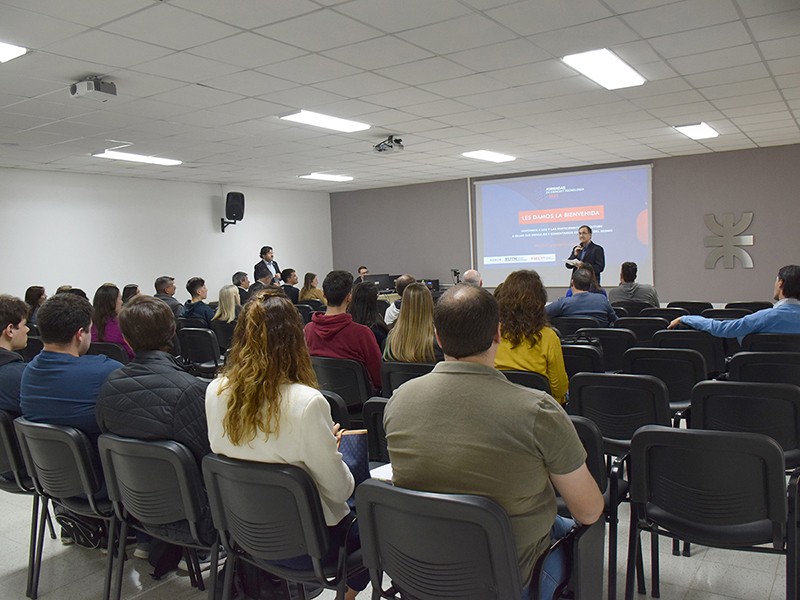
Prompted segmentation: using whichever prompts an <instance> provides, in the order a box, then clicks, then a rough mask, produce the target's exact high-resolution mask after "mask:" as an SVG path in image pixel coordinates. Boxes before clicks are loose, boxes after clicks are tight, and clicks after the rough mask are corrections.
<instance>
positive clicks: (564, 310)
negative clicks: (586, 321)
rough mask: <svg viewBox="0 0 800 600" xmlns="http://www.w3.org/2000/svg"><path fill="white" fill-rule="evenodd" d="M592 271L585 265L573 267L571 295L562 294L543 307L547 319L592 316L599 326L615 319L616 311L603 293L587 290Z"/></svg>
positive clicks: (610, 323)
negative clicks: (562, 295)
mask: <svg viewBox="0 0 800 600" xmlns="http://www.w3.org/2000/svg"><path fill="white" fill-rule="evenodd" d="M591 284H592V273H591V271H590V270H589V268H587V267H581V268H579V269H575V271H574V272H573V274H572V282H571V287H570V289H571V290H572V295H571V296H564V297H563V298H559V299H558V300H556V301H555V302H552V303H551V304H548V305H547V306H546V307H545V312H547V318H548V319H554V318H556V317H593V318H595V319H597V322H598V323H600V327H608V326H609V325H612V324H613V323H614V322H615V321H616V320H617V313H615V312H614V308H613V307H612V306H611V304H609V302H608V298H606V297H605V296H604V295H603V294H593V293H591V292H590V291H589V288H590V287H591Z"/></svg>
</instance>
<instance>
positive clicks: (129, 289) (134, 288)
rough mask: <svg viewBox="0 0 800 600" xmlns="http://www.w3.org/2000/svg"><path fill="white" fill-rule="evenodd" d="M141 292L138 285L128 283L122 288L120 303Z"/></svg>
mask: <svg viewBox="0 0 800 600" xmlns="http://www.w3.org/2000/svg"><path fill="white" fill-rule="evenodd" d="M139 294H141V291H140V290H139V286H138V285H136V284H135V283H129V284H128V285H126V286H125V287H124V288H122V303H123V304H127V303H128V300H130V299H131V298H133V297H134V296H138V295H139Z"/></svg>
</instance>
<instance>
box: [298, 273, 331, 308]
mask: <svg viewBox="0 0 800 600" xmlns="http://www.w3.org/2000/svg"><path fill="white" fill-rule="evenodd" d="M318 285H319V280H318V279H317V274H316V273H306V274H305V277H303V287H302V288H301V289H300V296H299V301H300V302H301V303H302V302H305V301H306V300H319V301H320V302H322V303H323V304H327V303H328V299H327V298H325V294H323V293H322V290H321V289H319V288H318V287H317V286H318Z"/></svg>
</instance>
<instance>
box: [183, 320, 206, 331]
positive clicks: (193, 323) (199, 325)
mask: <svg viewBox="0 0 800 600" xmlns="http://www.w3.org/2000/svg"><path fill="white" fill-rule="evenodd" d="M175 322H176V324H177V326H178V330H181V329H183V328H184V327H194V328H196V329H208V323H206V321H205V319H201V318H199V317H178V318H177V319H175Z"/></svg>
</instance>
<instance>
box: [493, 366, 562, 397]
mask: <svg viewBox="0 0 800 600" xmlns="http://www.w3.org/2000/svg"><path fill="white" fill-rule="evenodd" d="M501 373H503V375H505V376H506V379H508V380H509V381H510V382H511V383H516V384H517V385H524V386H525V387H527V388H531V389H532V390H541V391H543V392H547V393H548V394H549V393H551V392H550V380H549V379H547V377H546V376H545V375H542V374H541V373H534V372H533V371H501Z"/></svg>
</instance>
